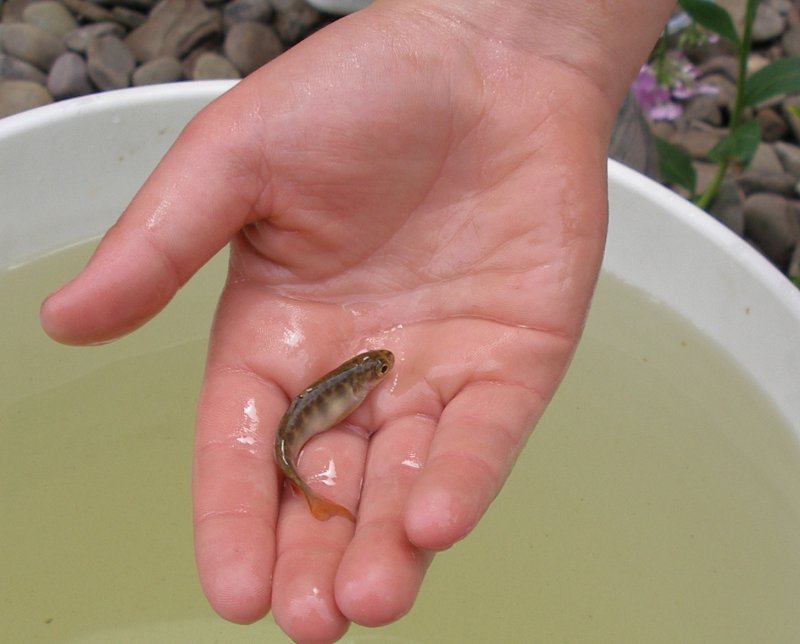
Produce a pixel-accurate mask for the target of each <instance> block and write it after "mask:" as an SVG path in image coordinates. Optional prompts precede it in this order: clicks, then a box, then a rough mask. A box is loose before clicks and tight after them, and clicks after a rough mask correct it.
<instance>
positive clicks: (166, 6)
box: [126, 0, 222, 62]
mask: <svg viewBox="0 0 800 644" xmlns="http://www.w3.org/2000/svg"><path fill="white" fill-rule="evenodd" d="M221 27H222V18H221V16H220V14H219V12H215V11H211V10H210V9H208V8H206V6H205V5H204V4H203V2H202V0H161V1H160V2H159V3H158V4H157V5H156V6H155V7H154V8H153V11H152V12H151V13H150V15H149V16H148V17H147V20H146V21H145V23H144V24H143V25H142V26H141V27H137V28H136V29H134V30H133V31H132V32H131V33H130V34H128V37H127V38H126V43H127V44H128V46H129V47H130V48H131V51H133V54H134V56H135V57H136V60H138V61H139V62H147V61H148V60H153V59H154V58H158V57H160V56H175V57H177V58H181V57H183V56H185V55H186V54H188V53H189V52H190V51H191V50H192V48H193V47H194V46H195V45H196V44H197V43H199V42H200V41H201V40H204V39H205V38H209V37H210V36H213V35H215V34H218V33H219V32H220V31H221Z"/></svg>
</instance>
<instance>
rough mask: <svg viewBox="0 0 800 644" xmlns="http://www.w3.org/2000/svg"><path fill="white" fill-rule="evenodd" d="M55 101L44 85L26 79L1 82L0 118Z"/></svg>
mask: <svg viewBox="0 0 800 644" xmlns="http://www.w3.org/2000/svg"><path fill="white" fill-rule="evenodd" d="M52 102H53V97H52V96H50V94H49V93H48V91H47V90H46V89H45V88H44V86H43V85H41V84H39V83H34V82H33V81H25V80H9V81H3V82H1V83H0V118H3V117H5V116H11V115H12V114H17V113H19V112H24V111H25V110H30V109H33V108H34V107H40V106H42V105H47V104H48V103H52Z"/></svg>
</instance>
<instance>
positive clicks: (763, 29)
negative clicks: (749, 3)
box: [753, 2, 786, 43]
mask: <svg viewBox="0 0 800 644" xmlns="http://www.w3.org/2000/svg"><path fill="white" fill-rule="evenodd" d="M785 28H786V19H785V18H784V17H783V16H782V15H781V14H780V13H779V12H778V11H776V10H775V9H773V8H772V7H771V6H770V5H768V4H764V3H763V2H762V3H760V4H759V5H758V8H757V9H756V19H755V20H754V21H753V42H754V43H763V42H767V41H769V40H773V39H775V38H777V37H778V36H780V35H781V34H782V33H783V30H784V29H785Z"/></svg>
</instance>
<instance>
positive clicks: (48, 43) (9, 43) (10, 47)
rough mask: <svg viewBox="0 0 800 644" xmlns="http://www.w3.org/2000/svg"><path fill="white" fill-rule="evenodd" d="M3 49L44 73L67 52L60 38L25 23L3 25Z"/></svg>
mask: <svg viewBox="0 0 800 644" xmlns="http://www.w3.org/2000/svg"><path fill="white" fill-rule="evenodd" d="M3 49H4V50H5V52H6V53H7V54H10V55H12V56H15V57H16V58H19V59H20V60H24V61H26V62H28V63H30V64H31V65H35V66H36V67H38V68H39V69H41V70H42V71H44V72H46V71H47V70H48V69H50V66H51V65H52V64H53V62H54V61H55V59H56V58H58V57H59V56H60V55H61V54H63V53H64V51H65V49H64V45H63V44H61V39H60V38H58V37H56V36H54V35H53V34H51V33H48V32H47V31H45V30H44V29H41V28H40V27H36V26H34V25H28V24H25V23H23V22H14V23H11V24H7V25H3Z"/></svg>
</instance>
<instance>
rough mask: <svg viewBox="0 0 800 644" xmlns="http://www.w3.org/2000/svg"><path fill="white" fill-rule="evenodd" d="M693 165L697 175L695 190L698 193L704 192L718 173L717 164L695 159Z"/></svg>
mask: <svg viewBox="0 0 800 644" xmlns="http://www.w3.org/2000/svg"><path fill="white" fill-rule="evenodd" d="M692 167H693V168H694V171H695V173H696V175H697V185H696V186H695V192H696V193H697V194H703V193H704V192H705V191H706V188H708V186H709V184H710V183H711V181H712V180H713V178H714V177H715V176H716V174H717V164H716V163H709V162H707V161H693V162H692ZM684 194H685V193H684Z"/></svg>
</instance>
